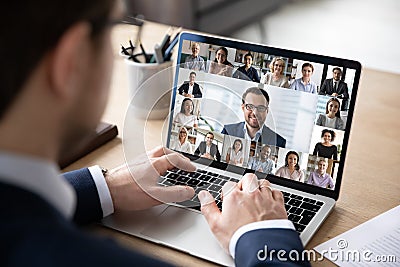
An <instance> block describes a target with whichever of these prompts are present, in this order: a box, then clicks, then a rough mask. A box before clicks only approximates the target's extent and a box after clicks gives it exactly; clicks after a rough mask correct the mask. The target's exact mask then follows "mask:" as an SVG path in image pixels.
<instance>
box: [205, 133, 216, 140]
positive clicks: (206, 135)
mask: <svg viewBox="0 0 400 267" xmlns="http://www.w3.org/2000/svg"><path fill="white" fill-rule="evenodd" d="M209 134H211V135H212V136H213V139H214V134H213V133H212V132H208V133H206V135H205V136H204V137H207V135H209Z"/></svg>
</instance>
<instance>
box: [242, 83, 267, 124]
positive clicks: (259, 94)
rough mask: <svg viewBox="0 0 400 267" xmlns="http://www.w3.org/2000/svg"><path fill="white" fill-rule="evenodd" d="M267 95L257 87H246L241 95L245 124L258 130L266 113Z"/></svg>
mask: <svg viewBox="0 0 400 267" xmlns="http://www.w3.org/2000/svg"><path fill="white" fill-rule="evenodd" d="M268 106H269V95H268V93H267V91H265V90H263V89H259V88H258V87H250V88H248V89H247V90H246V91H245V92H244V93H243V96H242V111H243V114H244V120H245V122H246V126H247V127H250V128H252V129H255V130H258V129H260V128H261V127H262V126H263V125H264V122H265V120H266V118H267V115H268Z"/></svg>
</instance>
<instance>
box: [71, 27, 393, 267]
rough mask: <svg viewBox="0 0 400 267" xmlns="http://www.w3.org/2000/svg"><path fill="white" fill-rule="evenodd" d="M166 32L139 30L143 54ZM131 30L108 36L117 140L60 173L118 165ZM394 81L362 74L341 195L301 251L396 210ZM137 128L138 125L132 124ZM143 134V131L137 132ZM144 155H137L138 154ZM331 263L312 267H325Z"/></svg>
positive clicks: (175, 255) (102, 231) (148, 246)
mask: <svg viewBox="0 0 400 267" xmlns="http://www.w3.org/2000/svg"><path fill="white" fill-rule="evenodd" d="M167 28H168V27H167V26H165V25H160V24H153V23H152V24H150V23H148V24H147V25H145V28H144V29H143V33H142V40H143V43H144V46H145V48H147V49H149V50H151V48H152V47H154V44H155V43H156V42H160V41H161V40H160V36H163V35H164V34H165V32H166V30H167ZM135 32H136V29H135V27H129V26H118V27H116V28H115V30H114V32H113V43H114V51H115V63H114V74H113V79H112V84H111V92H110V100H109V103H108V106H107V109H106V112H105V114H104V116H103V120H104V121H106V122H110V123H114V124H116V125H117V126H118V128H119V131H120V135H119V138H116V139H114V140H113V141H111V142H109V143H107V144H106V145H104V146H102V147H101V148H99V149H97V150H96V151H94V152H92V153H91V154H89V155H87V156H86V157H84V158H82V159H81V160H79V161H77V162H75V163H74V164H72V165H70V166H69V167H67V168H66V169H65V171H68V170H73V169H77V168H82V167H86V166H91V165H95V164H99V165H102V166H106V167H114V166H117V165H120V164H122V163H123V162H124V155H123V151H122V141H121V140H122V139H121V137H122V132H123V122H124V116H125V111H126V109H127V106H128V101H129V99H128V91H127V75H126V70H125V66H124V62H123V60H122V59H121V58H120V57H119V56H118V52H119V49H120V44H126V43H127V40H128V38H131V39H134V38H135ZM399 84H400V75H396V74H389V73H385V72H379V71H374V70H371V69H364V70H363V72H362V77H361V84H360V88H359V94H358V99H357V104H356V110H355V115H354V120H353V122H354V123H353V127H352V132H351V135H350V142H349V147H348V157H347V161H346V166H345V169H344V177H343V182H342V190H341V194H340V197H339V200H338V201H337V204H336V207H335V208H334V210H333V212H332V213H331V215H330V216H329V217H328V218H327V220H326V222H325V223H324V224H323V225H322V226H321V228H320V229H319V230H318V232H317V233H316V235H315V236H314V237H313V239H312V240H311V241H310V243H309V244H308V245H307V247H306V248H307V249H311V248H313V247H314V246H316V245H318V244H320V243H322V242H324V241H327V240H328V239H330V238H333V237H335V236H337V235H339V234H341V233H343V232H345V231H347V230H349V229H351V228H353V227H355V226H357V225H359V224H361V223H363V222H365V221H367V220H369V219H371V218H373V217H375V216H377V215H378V214H380V213H382V212H385V211H387V210H389V209H391V208H393V207H395V206H397V205H399V204H400V182H399V180H398V179H397V178H398V177H397V175H396V173H397V171H398V170H397V168H398V166H397V165H398V164H399V163H400V138H399V133H400V132H399V129H400V120H399V119H398V116H399V115H398V114H400V104H399V103H400V102H399V100H400V97H399V96H400V93H399V89H398V86H399ZM137 124H138V125H139V126H144V121H141V120H137ZM162 125H163V121H150V122H148V123H147V125H146V127H147V129H149V131H146V132H147V133H152V134H149V135H148V136H147V139H148V140H146V144H147V147H148V148H151V147H154V146H156V145H160V144H161V133H160V129H161V128H162ZM137 131H143V127H137ZM143 152H144V151H137V154H141V153H143ZM88 230H89V231H92V232H95V233H96V234H99V235H105V236H111V237H114V238H115V239H117V240H118V241H119V242H121V243H122V244H123V245H125V246H128V247H129V248H132V249H135V250H139V251H142V252H143V253H145V254H149V255H152V256H154V257H157V258H161V259H163V260H165V261H168V262H171V263H174V264H176V265H179V266H214V264H213V263H210V262H206V261H203V260H201V259H198V258H195V257H192V256H190V255H187V254H185V253H181V252H179V251H176V250H173V249H170V248H167V247H164V246H160V245H157V244H153V243H151V242H148V241H145V240H142V239H139V238H136V237H132V236H129V235H126V234H123V233H119V232H117V231H113V230H110V229H107V228H105V227H102V226H96V225H95V226H89V227H88ZM329 264H331V266H334V265H333V264H332V263H330V262H328V261H327V260H324V261H323V262H316V263H313V265H315V266H327V265H329Z"/></svg>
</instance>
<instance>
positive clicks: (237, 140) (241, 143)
mask: <svg viewBox="0 0 400 267" xmlns="http://www.w3.org/2000/svg"><path fill="white" fill-rule="evenodd" d="M236 142H239V143H240V149H239V151H242V149H243V142H242V140H240V139H235V141H233V145H232V149H233V150H235V143H236Z"/></svg>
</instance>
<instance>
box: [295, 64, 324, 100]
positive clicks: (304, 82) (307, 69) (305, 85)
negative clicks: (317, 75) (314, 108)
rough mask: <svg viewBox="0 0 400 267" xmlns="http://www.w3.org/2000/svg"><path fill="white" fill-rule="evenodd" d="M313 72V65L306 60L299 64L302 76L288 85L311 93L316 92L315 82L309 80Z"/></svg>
mask: <svg viewBox="0 0 400 267" xmlns="http://www.w3.org/2000/svg"><path fill="white" fill-rule="evenodd" d="M313 73H314V66H313V65H312V64H311V63H308V62H306V63H304V64H303V65H302V66H301V74H302V77H301V78H298V79H296V80H294V82H293V83H292V85H291V86H290V89H293V90H297V91H301V92H306V93H311V94H317V93H318V92H317V85H316V84H315V82H313V81H311V76H312V74H313Z"/></svg>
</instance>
